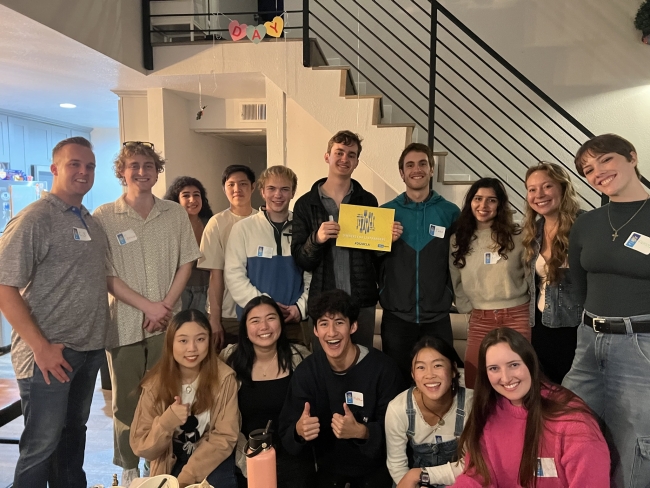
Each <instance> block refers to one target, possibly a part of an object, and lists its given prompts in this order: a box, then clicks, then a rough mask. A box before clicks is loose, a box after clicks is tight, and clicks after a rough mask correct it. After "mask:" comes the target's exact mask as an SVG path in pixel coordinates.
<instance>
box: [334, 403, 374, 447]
mask: <svg viewBox="0 0 650 488" xmlns="http://www.w3.org/2000/svg"><path fill="white" fill-rule="evenodd" d="M343 413H344V415H341V414H339V413H335V414H334V416H333V417H332V431H333V432H334V435H335V436H336V437H337V438H338V439H367V438H368V428H367V427H366V426H365V425H364V424H360V423H359V422H357V419H355V418H354V415H353V414H352V412H351V411H350V409H349V408H348V405H347V404H346V403H344V404H343Z"/></svg>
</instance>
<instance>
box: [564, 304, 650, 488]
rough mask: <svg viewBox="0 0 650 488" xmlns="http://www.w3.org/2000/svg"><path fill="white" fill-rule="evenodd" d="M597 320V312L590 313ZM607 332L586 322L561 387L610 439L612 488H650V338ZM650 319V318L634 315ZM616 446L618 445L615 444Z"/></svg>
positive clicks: (627, 320) (579, 334)
mask: <svg viewBox="0 0 650 488" xmlns="http://www.w3.org/2000/svg"><path fill="white" fill-rule="evenodd" d="M589 316H592V317H593V315H592V314H589ZM604 318H609V319H612V318H618V319H623V320H624V321H625V325H626V330H627V333H626V334H603V333H596V332H594V330H593V329H592V328H591V327H589V326H586V325H584V323H583V324H581V325H580V326H579V327H578V346H577V349H576V355H575V359H574V360H573V365H572V366H571V370H570V371H569V373H568V374H567V375H566V376H565V378H564V381H563V382H562V385H563V386H565V387H566V388H568V389H569V390H571V391H573V392H574V393H575V394H576V395H578V396H579V397H581V398H582V399H583V400H584V401H585V402H586V403H587V405H589V406H590V407H591V408H592V409H593V410H594V412H595V413H596V415H598V416H599V417H600V418H601V419H602V421H603V422H604V423H605V425H606V430H607V436H606V437H608V441H610V440H611V442H609V443H610V450H612V466H613V467H614V468H615V469H614V472H613V475H612V485H611V486H612V487H615V488H647V487H648V486H650V413H649V412H648V409H649V408H650V334H633V333H632V326H631V323H630V319H629V318H623V317H604ZM633 319H634V320H650V315H640V316H636V317H633ZM612 444H613V445H612Z"/></svg>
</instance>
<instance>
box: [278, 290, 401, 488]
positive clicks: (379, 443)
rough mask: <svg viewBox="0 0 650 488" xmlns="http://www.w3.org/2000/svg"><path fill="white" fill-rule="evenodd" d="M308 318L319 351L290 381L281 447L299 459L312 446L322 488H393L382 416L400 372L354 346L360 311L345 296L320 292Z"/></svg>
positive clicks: (282, 417)
mask: <svg viewBox="0 0 650 488" xmlns="http://www.w3.org/2000/svg"><path fill="white" fill-rule="evenodd" d="M309 313H310V315H311V316H312V319H313V320H314V324H315V325H314V335H315V336H316V337H317V338H318V340H319V342H320V345H321V350H318V351H316V352H315V353H314V354H312V355H311V356H309V357H307V358H305V360H304V361H303V362H302V363H301V364H300V365H299V366H298V368H296V371H295V372H294V374H293V377H292V378H291V385H290V387H289V392H288V394H287V398H286V401H285V404H284V408H283V409H282V414H281V415H280V436H281V439H282V444H283V446H284V447H285V448H286V450H287V451H289V452H290V453H292V454H294V455H298V454H299V453H300V452H301V450H302V449H303V448H304V447H305V446H306V445H308V444H311V445H312V446H313V452H314V454H315V457H316V460H315V461H316V463H317V466H318V472H317V483H316V486H318V487H319V488H321V487H334V486H344V485H345V484H346V483H350V486H351V488H356V487H366V486H367V487H373V488H375V487H384V486H385V487H387V488H390V487H391V486H392V480H391V477H390V475H389V474H388V470H387V468H386V454H385V448H384V445H385V440H384V416H385V413H386V408H387V406H388V403H389V402H390V401H391V400H392V399H393V398H394V397H395V396H396V395H397V394H398V393H399V392H400V391H402V389H403V386H404V385H403V384H402V381H403V380H402V377H401V375H400V373H399V370H398V368H397V366H396V365H395V363H394V362H393V360H392V359H390V358H389V357H388V356H386V355H384V354H383V353H381V352H380V351H378V350H376V349H370V350H368V349H367V348H366V347H364V346H360V345H357V344H354V343H353V342H352V334H354V332H355V331H356V330H357V317H358V314H359V306H358V305H357V304H356V302H355V301H354V300H353V299H352V298H351V297H350V296H349V295H348V294H347V293H345V292H344V291H341V290H330V291H327V292H324V293H322V294H321V295H320V296H319V297H318V299H317V300H316V301H315V302H314V303H310V309H309Z"/></svg>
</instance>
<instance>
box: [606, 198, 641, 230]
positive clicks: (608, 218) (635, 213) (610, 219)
mask: <svg viewBox="0 0 650 488" xmlns="http://www.w3.org/2000/svg"><path fill="white" fill-rule="evenodd" d="M648 198H650V195H649V196H646V198H645V200H643V203H642V204H641V206H640V207H639V210H637V211H636V212H634V215H632V217H630V219H629V220H628V221H627V222H625V223H624V224H623V225H621V226H620V227H619V228H618V229H615V228H614V226H613V225H612V218H611V217H610V215H609V209H610V204H609V203H608V204H607V220H609V226H610V227H611V228H612V230H613V231H614V233H613V234H612V242H613V241H615V240H616V238H617V237H618V231H619V230H621V229H622V228H623V227H625V226H626V225H627V224H629V223H630V222H632V219H633V218H634V217H636V216H637V214H638V213H639V212H640V211H641V210H642V209H643V207H644V206H645V203H646V202H647V201H648Z"/></svg>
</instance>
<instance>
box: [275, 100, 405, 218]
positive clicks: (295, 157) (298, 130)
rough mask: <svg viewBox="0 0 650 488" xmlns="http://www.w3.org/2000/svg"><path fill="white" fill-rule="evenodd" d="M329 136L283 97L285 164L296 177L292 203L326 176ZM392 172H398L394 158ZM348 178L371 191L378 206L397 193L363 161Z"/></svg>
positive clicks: (303, 111) (324, 129)
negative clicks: (284, 103) (284, 101)
mask: <svg viewBox="0 0 650 488" xmlns="http://www.w3.org/2000/svg"><path fill="white" fill-rule="evenodd" d="M333 135H334V134H333V133H332V132H330V131H328V130H327V129H326V128H325V127H324V126H323V125H322V124H320V123H319V122H318V121H317V120H316V119H314V118H313V117H312V116H311V115H310V114H309V113H307V112H306V111H305V110H304V109H303V108H302V107H301V106H300V105H298V104H297V103H296V102H295V101H293V100H291V99H287V166H288V167H289V168H291V169H292V170H293V171H294V172H295V173H296V176H298V190H297V191H296V196H295V198H294V202H295V200H297V199H298V198H299V197H300V196H302V195H304V194H305V193H307V192H308V191H309V190H310V189H311V187H312V185H313V184H314V183H315V182H316V180H319V179H321V178H325V177H327V170H328V166H327V163H326V162H325V159H324V155H325V153H326V152H327V143H328V141H329V140H330V138H331V137H332V136H333ZM363 151H365V149H363ZM363 151H362V153H361V156H362V157H363ZM395 172H396V173H398V169H397V160H395ZM352 177H353V178H354V179H355V180H357V181H358V182H359V183H361V186H363V188H364V189H366V190H367V191H369V192H371V193H372V194H374V195H375V196H376V197H377V200H378V201H379V204H380V205H381V204H382V203H384V202H387V201H388V200H392V199H393V198H395V196H396V195H397V193H396V192H395V190H393V189H392V188H391V187H390V186H389V185H388V184H386V183H385V182H384V181H383V180H382V179H381V178H380V177H379V176H378V175H377V173H375V172H374V171H373V170H372V169H370V167H368V166H367V165H366V164H365V163H363V162H361V163H359V166H358V167H357V169H356V170H355V172H354V174H353V175H352Z"/></svg>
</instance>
